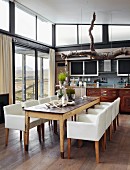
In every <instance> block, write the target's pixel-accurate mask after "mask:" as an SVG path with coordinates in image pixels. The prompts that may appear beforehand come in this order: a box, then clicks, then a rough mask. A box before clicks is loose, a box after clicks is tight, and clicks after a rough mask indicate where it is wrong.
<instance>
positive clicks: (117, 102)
mask: <svg viewBox="0 0 130 170" xmlns="http://www.w3.org/2000/svg"><path fill="white" fill-rule="evenodd" d="M119 106H120V97H118V98H117V99H116V116H117V115H118V113H119Z"/></svg>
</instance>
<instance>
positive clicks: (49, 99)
mask: <svg viewBox="0 0 130 170" xmlns="http://www.w3.org/2000/svg"><path fill="white" fill-rule="evenodd" d="M50 101H51V98H50V97H45V98H41V99H39V100H38V102H39V104H43V103H48V102H50Z"/></svg>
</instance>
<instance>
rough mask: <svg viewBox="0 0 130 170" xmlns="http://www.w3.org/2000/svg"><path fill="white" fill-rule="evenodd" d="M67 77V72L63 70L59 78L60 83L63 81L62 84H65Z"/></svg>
mask: <svg viewBox="0 0 130 170" xmlns="http://www.w3.org/2000/svg"><path fill="white" fill-rule="evenodd" d="M66 77H67V73H66V72H61V73H59V74H58V80H59V83H61V85H63V84H64V81H65V80H66Z"/></svg>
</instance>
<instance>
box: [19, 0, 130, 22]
mask: <svg viewBox="0 0 130 170" xmlns="http://www.w3.org/2000/svg"><path fill="white" fill-rule="evenodd" d="M17 2H19V3H21V4H23V5H24V6H26V7H28V8H30V9H31V10H33V11H35V12H36V13H38V14H40V15H42V16H44V17H45V18H47V19H48V20H50V21H52V22H53V23H81V24H90V22H91V20H92V15H93V12H94V11H95V12H96V22H95V24H130V0H17Z"/></svg>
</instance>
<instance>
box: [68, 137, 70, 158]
mask: <svg viewBox="0 0 130 170" xmlns="http://www.w3.org/2000/svg"><path fill="white" fill-rule="evenodd" d="M70 150H71V139H70V138H68V159H70Z"/></svg>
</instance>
